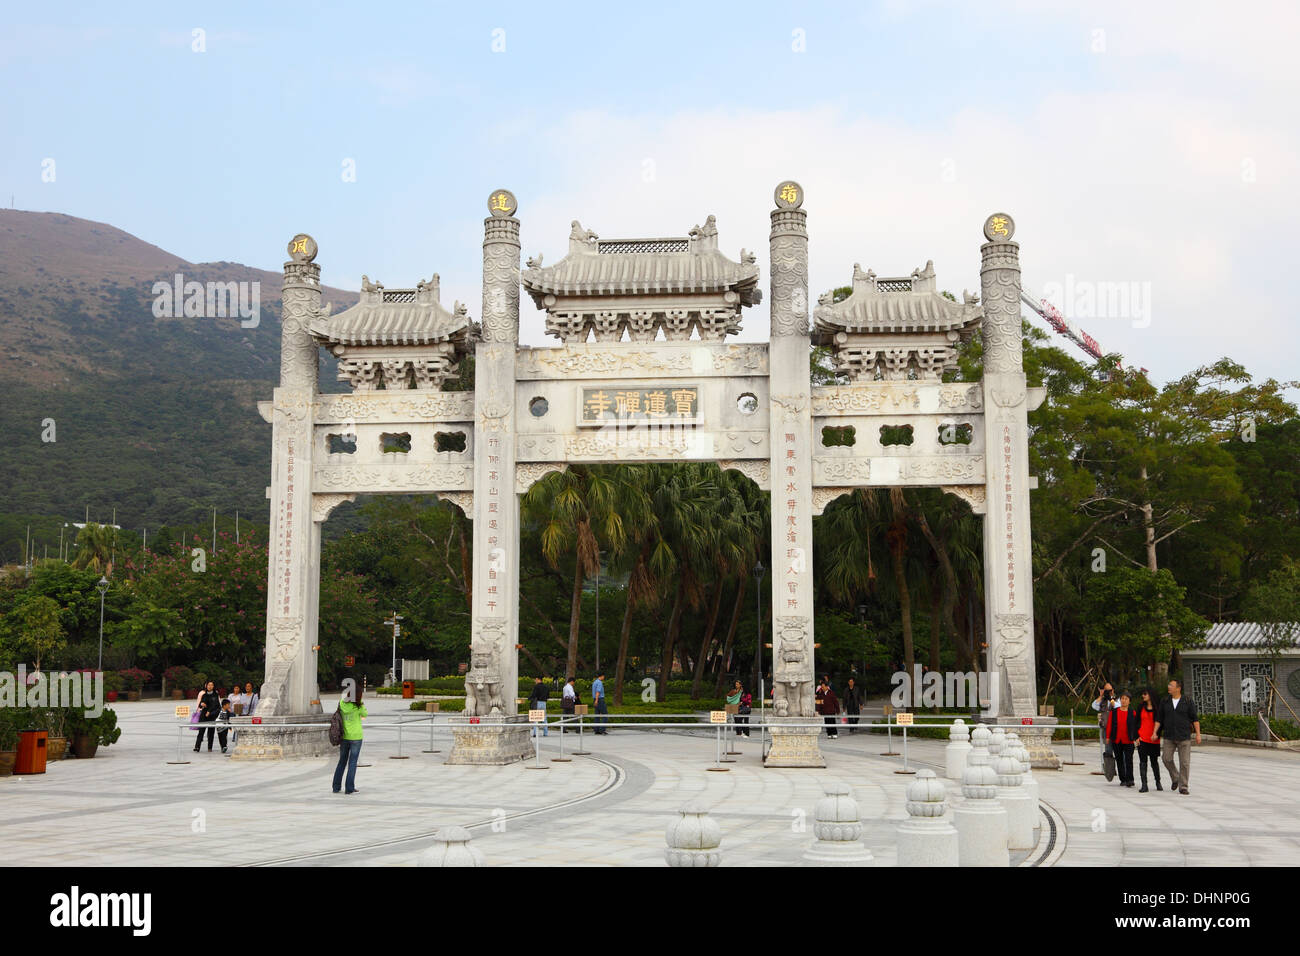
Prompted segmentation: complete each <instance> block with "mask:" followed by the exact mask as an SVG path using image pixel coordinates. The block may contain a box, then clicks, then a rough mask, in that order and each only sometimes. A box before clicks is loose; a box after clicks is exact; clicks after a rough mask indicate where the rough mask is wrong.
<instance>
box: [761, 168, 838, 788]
mask: <svg viewBox="0 0 1300 956" xmlns="http://www.w3.org/2000/svg"><path fill="white" fill-rule="evenodd" d="M803 199H804V193H803V187H801V186H800V185H799V184H798V183H795V182H789V181H786V182H783V183H781V184H780V185H779V186H777V189H776V209H774V210H773V211H772V231H771V236H770V242H771V247H770V248H771V259H772V300H771V301H772V304H771V343H770V344H769V346H768V349H769V353H768V357H769V362H770V394H771V399H772V401H771V409H770V417H769V426H768V427H769V437H770V441H771V445H770V447H771V468H772V680H773V693H772V705H773V709H774V712H775V717H776V720H777V721H778V722H779V721H780V720H781V719H782V718H785V719H787V720H789V721H791V722H803V723H811V722H813V721H815V720H817V715H816V710H815V707H814V702H813V686H814V677H815V674H814V670H813V667H814V664H813V582H812V569H813V562H812V543H813V541H812V389H811V385H810V382H809V375H808V352H809V348H810V343H809V339H808V228H807V219H808V214H807V213H806V212H805V211H804V210H803V209H802V208H801V207H802V206H803ZM819 734H820V729H818V728H813V727H808V728H797V727H791V728H788V729H786V728H778V727H776V726H774V727H773V730H772V749H771V751H770V752H769V753H768V759H767V765H768V766H770V767H772V766H777V767H823V766H825V765H826V763H825V760H824V759H823V758H822V756H821V752H820V750H819V749H818V744H817V740H818V736H819Z"/></svg>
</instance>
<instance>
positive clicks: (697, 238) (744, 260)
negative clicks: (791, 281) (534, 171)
mask: <svg viewBox="0 0 1300 956" xmlns="http://www.w3.org/2000/svg"><path fill="white" fill-rule="evenodd" d="M740 254H741V261H740V262H736V261H733V260H732V259H728V258H727V257H726V256H725V255H723V254H722V253H721V252H719V251H718V229H717V226H716V225H714V218H713V217H712V216H709V218H708V219H707V220H706V221H705V224H704V225H703V226H696V227H695V228H694V229H692V230H691V231H690V234H689V235H686V236H677V237H669V238H660V239H612V240H601V239H600V237H599V236H597V235H596V234H595V233H594V232H591V231H590V230H587V229H583V228H582V225H581V224H580V223H579V222H578V221H577V220H576V219H575V220H574V221H573V227H572V229H571V230H570V232H569V254H568V255H566V256H565V257H564V258H563V259H561V260H560V261H559V262H557V263H556V264H555V265H553V266H545V267H543V266H542V264H541V259H540V257H539V258H538V259H535V260H534V259H530V260H528V262H529V268H528V269H527V270H526V271H525V272H524V273H523V282H524V288H525V289H527V290H528V292H529V294H530V295H531V296H532V297H533V301H534V302H536V303H537V306H538V307H539V308H544V307H546V303H545V301H544V300H545V298H546V296H547V295H553V296H603V295H673V294H681V293H687V294H691V293H711V292H728V291H731V292H735V293H736V294H737V295H738V296H739V298H740V302H741V304H742V305H753V304H754V303H755V302H758V301H760V300H761V299H762V290H761V289H759V288H758V276H759V270H758V265H757V262H756V259H755V256H754V255H753V254H752V253H746V252H745V250H744V249H742V250H741V251H740Z"/></svg>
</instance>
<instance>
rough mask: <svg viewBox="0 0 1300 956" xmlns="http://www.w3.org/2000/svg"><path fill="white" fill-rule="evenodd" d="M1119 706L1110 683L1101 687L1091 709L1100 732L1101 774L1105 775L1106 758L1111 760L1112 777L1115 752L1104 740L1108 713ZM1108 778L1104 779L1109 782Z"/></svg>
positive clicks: (1108, 717) (1108, 724) (1107, 724)
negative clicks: (1094, 713)
mask: <svg viewBox="0 0 1300 956" xmlns="http://www.w3.org/2000/svg"><path fill="white" fill-rule="evenodd" d="M1118 706H1119V701H1117V700H1116V699H1115V688H1114V687H1112V686H1111V684H1110V681H1106V683H1104V684H1102V685H1101V690H1100V691H1099V692H1098V693H1097V699H1096V700H1094V701H1093V702H1092V709H1093V710H1095V711H1096V712H1097V728H1098V730H1099V731H1100V735H1099V736H1100V741H1101V772H1102V773H1106V758H1107V757H1110V758H1111V763H1112V770H1111V775H1110V776H1113V775H1114V770H1113V764H1114V760H1115V751H1114V749H1113V748H1112V747H1111V744H1110V741H1109V740H1107V739H1106V730H1107V728H1108V727H1109V726H1110V712H1111V711H1112V710H1114V709H1115V708H1116V707H1118ZM1110 776H1107V777H1106V779H1107V780H1109V779H1110Z"/></svg>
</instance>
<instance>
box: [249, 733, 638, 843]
mask: <svg viewBox="0 0 1300 956" xmlns="http://www.w3.org/2000/svg"><path fill="white" fill-rule="evenodd" d="M589 759H591V760H593V761H595V762H596V763H599V764H604V765H605V766H606V767H608V768H609V769H610V770H611V771H613V777H612V778H611V779H610V780H608V781H607V782H606V783H605V784H604V785H603V786H601V787H598V788H597V789H595V790H593V791H591V792H590V793H585V794H583V795H582V796H580V797H573V798H571V799H569V800H561V801H559V802H558V803H550V804H547V805H545V806H541V807H533V808H532V809H530V810H520V811H518V812H517V813H509V814H506V815H505V816H504V817H501V816H496V817H489V818H487V819H485V820H478V821H476V822H474V823H468V824H465V825H464V826H463V827H462V829H465V830H474V829H477V828H479V827H490V826H492V825H493V824H496V825H498V826H500V824H501V822H502V821H509V820H520V819H523V818H525V817H531V816H536V815H537V814H539V813H549V812H551V811H554V810H562V809H564V808H565V807H571V806H574V805H576V804H579V803H585V802H586V801H588V800H595V799H596V798H598V797H602V796H604V795H605V794H607V793H609V792H610V791H612V790H617V789H618V788H619V787H621V786H622V785H623V781H624V780H625V779H626V778H627V772H626V771H625V770H624V769H623V768H622V767H620V766H618V765H617V764H614V763H612V762H610V761H608V760H602V759H600V758H599V757H591V758H589ZM442 829H443V827H435V828H434V829H432V830H426V831H425V832H423V833H413V834H411V835H410V836H404V837H397V838H396V839H393V840H376V841H374V842H373V843H359V844H355V845H353V846H347V847H340V848H339V849H337V850H322V851H321V852H319V853H304V854H302V855H300V856H288V857H281V858H279V859H275V860H262V861H260V862H257V863H250V864H247V865H248V866H290V865H294V864H300V863H305V862H308V861H315V860H324V859H328V858H329V857H333V856H343V855H345V854H349V853H362V852H365V851H367V850H377V849H381V848H382V849H391V848H393V847H398V846H402V845H404V844H407V843H417V842H421V841H426V842H427V841H431V840H433V839H435V838H436V836H437V834H438V832H439V831H440V830H442Z"/></svg>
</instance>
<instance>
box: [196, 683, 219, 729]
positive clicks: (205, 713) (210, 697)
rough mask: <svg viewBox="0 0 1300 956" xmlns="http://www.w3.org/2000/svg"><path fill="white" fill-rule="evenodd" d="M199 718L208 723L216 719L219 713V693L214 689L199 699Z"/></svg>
mask: <svg viewBox="0 0 1300 956" xmlns="http://www.w3.org/2000/svg"><path fill="white" fill-rule="evenodd" d="M199 710H200V711H201V714H200V715H199V720H201V721H203V722H204V723H209V722H211V721H214V720H216V719H217V714H219V713H221V695H220V694H218V693H217V692H216V691H215V690H213V691H208V692H207V693H206V694H204V695H203V698H202V699H201V700H200V701H199Z"/></svg>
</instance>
